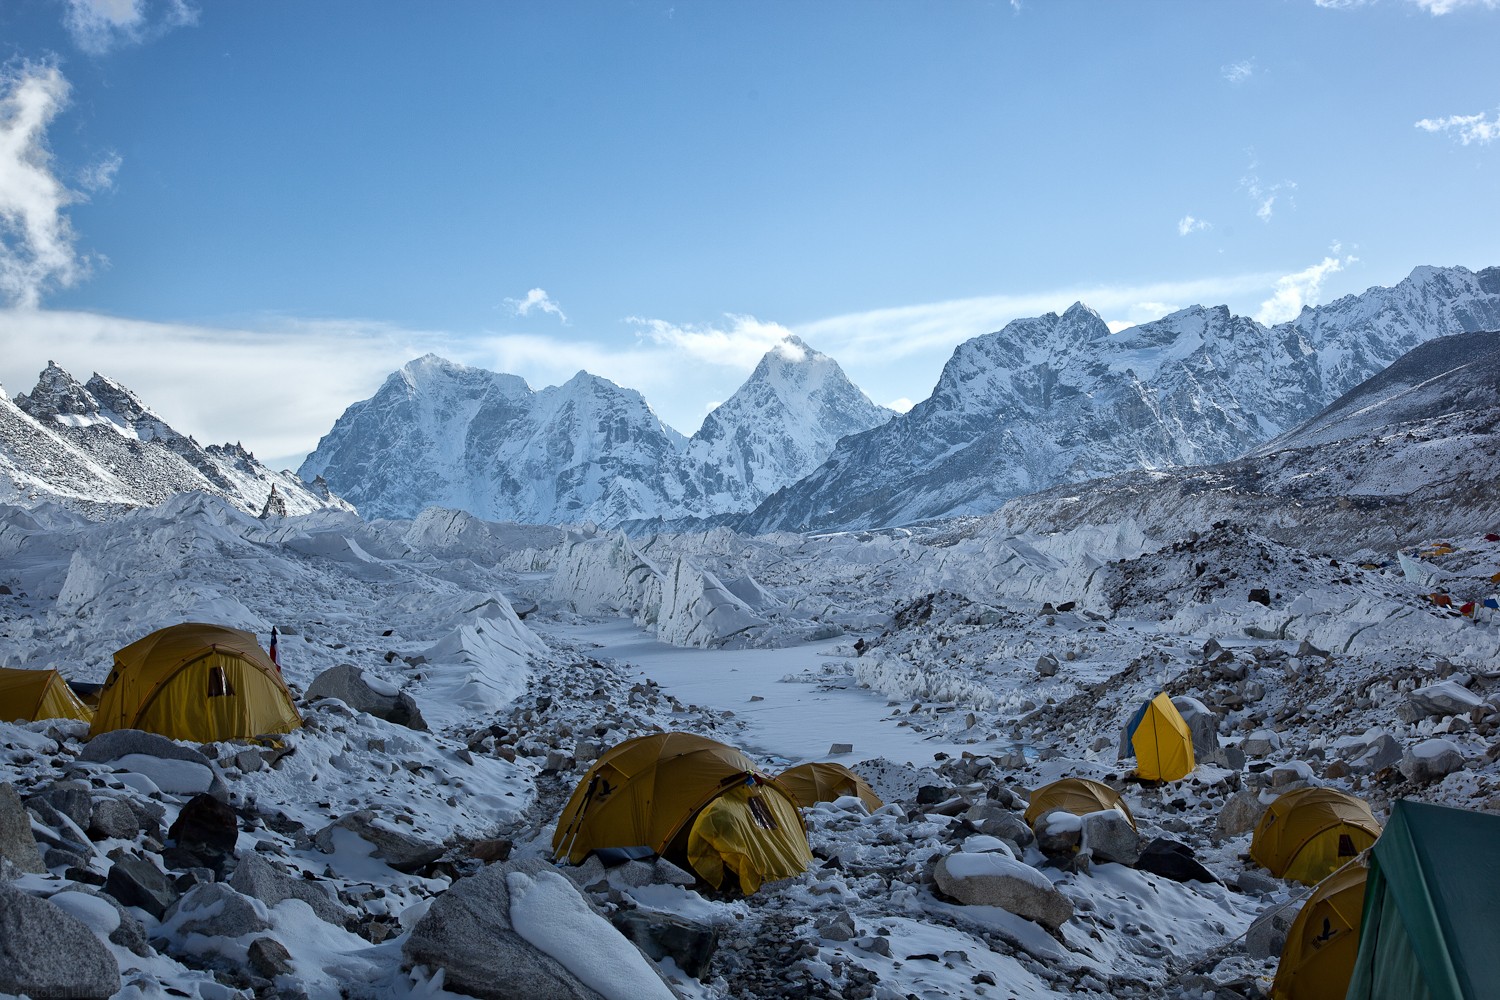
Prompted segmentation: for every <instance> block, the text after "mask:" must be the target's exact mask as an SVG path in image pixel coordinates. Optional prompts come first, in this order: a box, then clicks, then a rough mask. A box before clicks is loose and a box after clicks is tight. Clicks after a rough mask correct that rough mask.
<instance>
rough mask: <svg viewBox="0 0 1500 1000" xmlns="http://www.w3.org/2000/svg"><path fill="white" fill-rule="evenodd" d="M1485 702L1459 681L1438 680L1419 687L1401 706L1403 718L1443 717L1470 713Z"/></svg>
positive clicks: (1414, 719) (1413, 719) (1412, 719)
mask: <svg viewBox="0 0 1500 1000" xmlns="http://www.w3.org/2000/svg"><path fill="white" fill-rule="evenodd" d="M1483 704H1484V699H1483V698H1481V697H1479V695H1477V694H1475V693H1474V692H1473V691H1470V690H1469V689H1468V688H1466V687H1464V686H1463V685H1462V684H1460V683H1458V682H1457V681H1452V680H1447V681H1438V682H1437V683H1436V684H1429V685H1427V686H1426V687H1420V688H1417V689H1416V690H1415V691H1413V692H1412V693H1411V694H1410V695H1408V696H1407V701H1406V704H1405V705H1403V706H1401V715H1402V717H1403V718H1409V720H1410V721H1413V722H1415V721H1416V720H1418V719H1443V718H1447V717H1448V716H1450V715H1468V714H1469V712H1471V711H1473V710H1474V709H1476V708H1479V707H1480V706H1482V705H1483Z"/></svg>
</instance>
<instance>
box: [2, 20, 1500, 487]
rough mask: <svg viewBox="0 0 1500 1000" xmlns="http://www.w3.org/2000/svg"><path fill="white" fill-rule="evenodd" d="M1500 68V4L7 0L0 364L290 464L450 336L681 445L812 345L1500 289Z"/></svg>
mask: <svg viewBox="0 0 1500 1000" xmlns="http://www.w3.org/2000/svg"><path fill="white" fill-rule="evenodd" d="M1497 49H1500V7H1497V5H1496V2H1495V0H1371V2H1366V3H1356V2H1337V3H1333V2H1324V3H1318V2H1315V0H1257V2H1244V3H1238V2H1216V3H1189V2H1170V3H1169V2H1156V3H1139V4H1137V3H1102V2H1101V3H1082V2H1078V3H1073V2H1065V3H1050V2H1042V0H1021V2H1019V3H1008V2H1000V3H957V2H955V3H942V4H938V3H896V2H869V0H861V2H858V3H839V2H819V3H814V4H807V3H791V2H786V3H735V2H723V0H719V2H712V3H691V2H661V3H540V2H537V3H523V2H508V3H491V2H483V3H481V2H462V0H452V2H445V3H439V4H416V3H409V2H383V0H362V2H360V3H352V2H326V3H317V4H303V3H197V2H191V3H190V2H188V0H10V2H7V3H5V4H3V5H0V60H3V61H4V67H5V73H4V79H3V81H0V102H3V103H0V295H3V298H0V306H3V307H5V308H0V338H3V341H4V344H3V346H4V350H3V352H0V381H3V382H4V384H5V387H6V389H7V391H9V392H10V393H12V394H14V393H16V392H19V391H26V390H29V389H30V387H31V385H32V383H33V381H34V380H35V377H36V373H37V371H38V370H39V369H40V367H41V366H42V364H45V362H46V360H48V359H49V358H51V359H56V360H57V361H58V362H59V363H61V364H63V365H64V366H65V367H67V368H69V369H70V370H72V371H74V373H75V374H77V375H80V376H81V377H86V376H87V374H88V373H89V372H90V371H93V370H99V371H101V372H103V373H105V374H108V375H111V376H114V377H116V378H118V379H119V380H120V381H122V382H124V383H125V384H126V385H128V386H130V387H132V388H134V389H135V390H136V391H137V392H138V393H139V394H140V395H141V396H142V397H143V398H144V399H145V400H146V402H147V403H148V404H150V405H152V406H153V407H154V408H156V409H157V410H158V411H159V412H160V413H162V415H163V416H165V417H166V418H167V419H168V420H169V421H172V422H173V423H174V424H176V425H177V426H179V428H180V429H182V430H185V431H188V432H190V433H193V434H195V436H197V437H199V439H200V440H204V441H219V440H224V439H235V440H242V441H243V442H244V443H245V444H246V446H247V447H251V448H252V449H253V450H255V451H256V453H257V454H258V455H260V456H261V457H262V458H264V459H267V460H269V461H271V462H272V463H274V464H276V465H295V464H296V463H297V462H298V461H299V460H300V457H301V455H302V454H303V453H305V452H306V451H307V450H308V449H309V448H311V447H312V446H313V445H314V444H315V443H316V441H317V438H318V437H319V436H320V435H321V434H323V433H325V432H326V431H327V429H328V428H329V426H331V424H332V421H333V419H334V418H335V417H336V416H337V415H338V413H339V412H341V411H342V410H343V408H344V407H345V406H347V405H348V404H349V403H351V402H353V401H355V400H356V399H360V398H364V397H366V396H368V395H370V394H371V393H372V392H373V391H374V390H375V388H376V387H378V385H379V383H380V381H381V380H382V379H383V378H384V376H385V375H386V374H387V373H389V372H390V371H391V370H393V369H394V368H396V367H398V366H399V365H400V364H402V363H404V362H405V361H406V360H409V359H410V358H411V357H414V356H416V355H418V354H421V353H424V352H425V351H428V350H434V351H437V352H438V353H442V354H444V355H446V356H448V357H451V358H453V359H455V360H460V361H464V362H467V363H470V364H477V365H480V366H483V367H488V368H493V369H496V370H504V371H510V372H514V373H516V374H519V375H522V376H523V377H525V378H526V379H527V380H528V381H529V382H530V383H531V384H532V386H533V387H538V388H539V387H541V386H543V385H548V384H556V383H558V382H561V381H563V380H565V379H566V378H567V377H569V376H570V375H571V374H573V372H575V371H577V370H578V369H580V368H586V369H588V370H590V371H593V372H595V373H596V374H600V375H604V376H606V377H608V378H611V379H613V380H614V381H616V382H619V383H620V384H622V385H627V386H630V387H632V388H636V389H639V390H641V391H642V393H643V394H644V395H645V396H646V398H647V400H648V401H650V402H651V404H652V405H653V407H654V408H655V409H656V410H657V412H658V413H659V414H661V415H662V417H663V418H664V419H666V420H667V421H668V422H669V423H671V424H672V425H673V426H675V427H677V428H678V429H679V430H682V431H684V432H691V431H693V430H694V429H696V427H697V424H698V422H699V421H700V420H701V419H702V417H703V415H704V413H705V412H707V410H708V408H709V407H710V406H711V405H713V404H714V403H716V402H718V401H720V400H722V399H724V398H725V397H727V395H728V394H729V393H730V392H732V391H733V390H734V388H735V387H736V386H737V385H738V384H739V382H740V381H742V380H743V378H744V377H745V375H746V374H748V372H749V370H750V368H751V367H752V366H753V364H754V362H755V360H756V359H757V358H758V357H759V355H760V354H761V353H763V352H764V351H765V350H766V349H767V348H768V347H770V346H771V345H772V344H773V343H774V342H775V341H776V339H777V338H778V337H780V336H783V335H784V334H785V332H786V331H788V330H790V331H794V332H796V333H798V334H800V335H801V336H803V337H804V338H805V339H806V340H808V342H809V343H811V344H812V345H813V346H814V347H817V348H819V349H820V350H823V351H824V352H826V353H829V354H831V355H833V356H834V357H835V358H837V359H838V360H839V361H840V363H841V364H842V365H843V366H844V368H845V370H846V371H847V372H848V373H849V374H850V376H851V377H852V378H853V379H854V381H855V382H856V383H857V384H859V385H860V386H861V387H862V388H864V389H865V390H866V391H867V392H868V393H869V395H870V396H871V397H872V398H873V399H874V400H875V401H876V402H879V403H884V404H891V403H895V402H897V401H900V400H905V401H906V403H903V404H901V405H907V404H909V402H910V401H915V400H919V399H922V398H924V397H925V396H926V395H927V394H928V392H929V391H930V390H931V388H932V385H933V383H934V381H935V380H936V378H937V376H938V373H939V372H940V370H941V368H942V365H943V362H944V361H946V360H947V358H948V355H949V354H950V352H951V350H952V348H953V346H954V345H955V344H957V343H959V342H960V341H962V340H965V339H967V338H969V337H972V336H976V335H979V334H982V333H985V332H988V331H990V330H993V329H997V328H999V327H1000V326H1002V325H1003V324H1004V323H1005V322H1006V321H1007V320H1009V319H1012V318H1015V317H1017V316H1026V315H1035V314H1037V313H1040V312H1044V311H1047V310H1048V309H1061V308H1064V307H1066V306H1067V305H1068V304H1070V303H1071V302H1072V301H1074V300H1075V299H1080V298H1081V299H1083V300H1084V301H1085V302H1088V303H1089V304H1090V305H1092V306H1094V307H1095V308H1096V309H1098V311H1099V312H1100V313H1101V315H1103V316H1104V318H1105V319H1106V320H1109V321H1111V323H1112V324H1114V325H1116V326H1121V325H1124V324H1128V323H1130V322H1139V321H1144V320H1147V319H1152V318H1155V317H1157V316H1159V315H1161V314H1163V313H1165V312H1167V311H1169V310H1170V309H1173V308H1178V307H1181V306H1185V305H1189V304H1192V303H1194V302H1202V303H1204V304H1218V303H1227V304H1228V305H1229V306H1230V307H1231V308H1232V309H1233V310H1234V311H1235V312H1238V313H1242V314H1246V315H1252V316H1257V317H1260V318H1262V319H1264V320H1267V321H1276V320H1280V319H1284V318H1288V317H1289V316H1290V315H1294V314H1295V312H1296V310H1297V309H1298V308H1299V307H1300V306H1301V305H1302V304H1304V303H1313V304H1315V303H1317V302H1322V301H1328V300H1330V299H1332V298H1335V297H1337V296H1338V295H1342V294H1346V293H1349V292H1358V291H1362V290H1364V289H1365V288H1367V287H1369V286H1371V285H1377V284H1392V283H1394V282H1396V281H1399V280H1400V279H1401V278H1403V277H1404V276H1405V275H1406V274H1407V273H1408V272H1409V271H1410V270H1411V269H1412V268H1413V267H1414V266H1417V265H1419V264H1441V265H1449V264H1462V265H1465V266H1468V267H1471V268H1476V269H1477V268H1481V267H1486V266H1490V265H1493V264H1500V248H1497V237H1496V233H1500V183H1497V181H1500V173H1497V171H1500V142H1497V141H1496V139H1500V61H1497V60H1496V59H1495V57H1494V53H1495V51H1496V50H1497ZM204 375H210V376H218V377H217V378H215V380H214V384H215V388H214V389H213V391H210V392H205V391H204V379H203V377H202V376H204ZM226 376H227V377H226Z"/></svg>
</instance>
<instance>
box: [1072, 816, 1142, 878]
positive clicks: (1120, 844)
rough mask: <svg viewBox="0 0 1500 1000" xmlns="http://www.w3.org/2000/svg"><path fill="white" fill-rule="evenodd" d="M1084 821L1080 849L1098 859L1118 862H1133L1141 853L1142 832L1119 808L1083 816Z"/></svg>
mask: <svg viewBox="0 0 1500 1000" xmlns="http://www.w3.org/2000/svg"><path fill="white" fill-rule="evenodd" d="M1081 819H1082V823H1083V829H1082V839H1081V840H1080V842H1079V846H1078V849H1079V851H1080V852H1083V851H1087V852H1088V853H1089V856H1090V857H1092V858H1093V859H1094V860H1095V861H1115V862H1118V863H1119V864H1122V865H1133V864H1135V863H1136V860H1137V859H1139V858H1140V856H1141V835H1140V834H1139V833H1137V832H1136V830H1135V827H1133V826H1131V825H1130V820H1128V819H1126V818H1125V814H1124V813H1122V812H1120V811H1119V810H1118V809H1103V810H1100V811H1098V812H1091V813H1088V814H1087V815H1085V816H1083V817H1081Z"/></svg>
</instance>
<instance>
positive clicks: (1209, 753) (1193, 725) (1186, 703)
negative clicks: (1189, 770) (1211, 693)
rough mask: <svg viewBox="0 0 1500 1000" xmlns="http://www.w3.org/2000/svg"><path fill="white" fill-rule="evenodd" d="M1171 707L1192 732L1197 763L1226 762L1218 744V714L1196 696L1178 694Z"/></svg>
mask: <svg viewBox="0 0 1500 1000" xmlns="http://www.w3.org/2000/svg"><path fill="white" fill-rule="evenodd" d="M1172 707H1173V708H1176V709H1177V714H1179V715H1181V716H1182V719H1183V721H1184V722H1186V723H1187V724H1188V729H1189V730H1190V731H1191V732H1192V734H1193V757H1194V759H1195V760H1196V761H1197V762H1198V763H1199V764H1228V760H1227V759H1226V758H1225V756H1224V748H1223V747H1222V746H1220V745H1219V716H1218V714H1217V713H1216V712H1214V711H1213V710H1212V709H1211V708H1209V707H1208V706H1207V705H1205V704H1203V702H1201V701H1199V700H1198V699H1197V698H1189V697H1187V696H1185V695H1179V696H1178V697H1176V698H1173V699H1172Z"/></svg>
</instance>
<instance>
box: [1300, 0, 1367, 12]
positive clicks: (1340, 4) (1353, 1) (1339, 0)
mask: <svg viewBox="0 0 1500 1000" xmlns="http://www.w3.org/2000/svg"><path fill="white" fill-rule="evenodd" d="M1369 2H1370V0H1313V3H1315V4H1317V5H1318V6H1319V7H1327V8H1328V9H1329V10H1353V9H1354V8H1355V7H1363V6H1364V5H1365V4H1367V3H1369Z"/></svg>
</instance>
